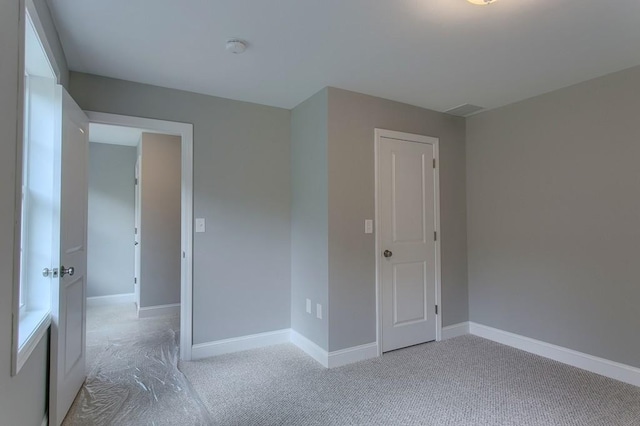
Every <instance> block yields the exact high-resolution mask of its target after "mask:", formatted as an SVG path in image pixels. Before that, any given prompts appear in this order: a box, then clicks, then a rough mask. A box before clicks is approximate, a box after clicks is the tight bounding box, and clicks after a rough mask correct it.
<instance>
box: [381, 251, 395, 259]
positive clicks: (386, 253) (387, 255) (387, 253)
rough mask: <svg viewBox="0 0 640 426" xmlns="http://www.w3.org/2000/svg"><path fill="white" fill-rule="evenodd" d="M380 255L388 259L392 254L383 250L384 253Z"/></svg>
mask: <svg viewBox="0 0 640 426" xmlns="http://www.w3.org/2000/svg"><path fill="white" fill-rule="evenodd" d="M382 255H383V256H384V257H386V258H389V257H391V256H393V252H392V251H390V250H385V251H384V253H382Z"/></svg>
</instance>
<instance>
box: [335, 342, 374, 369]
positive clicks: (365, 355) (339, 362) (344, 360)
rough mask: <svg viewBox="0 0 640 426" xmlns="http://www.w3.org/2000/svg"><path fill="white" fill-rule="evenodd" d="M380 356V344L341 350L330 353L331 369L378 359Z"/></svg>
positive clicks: (368, 344)
mask: <svg viewBox="0 0 640 426" xmlns="http://www.w3.org/2000/svg"><path fill="white" fill-rule="evenodd" d="M377 356H378V343H376V342H373V343H367V344H366V345H360V346H354V347H352V348H346V349H340V350H339V351H332V352H329V365H328V367H329V368H335V367H342V366H343V365H347V364H351V363H354V362H358V361H364V360H365V359H370V358H376V357H377Z"/></svg>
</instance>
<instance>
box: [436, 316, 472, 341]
mask: <svg viewBox="0 0 640 426" xmlns="http://www.w3.org/2000/svg"><path fill="white" fill-rule="evenodd" d="M465 334H469V321H465V322H461V323H458V324H453V325H448V326H446V327H442V339H441V340H447V339H453V338H454V337H458V336H464V335H465Z"/></svg>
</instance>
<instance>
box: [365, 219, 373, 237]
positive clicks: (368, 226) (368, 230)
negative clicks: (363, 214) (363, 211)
mask: <svg viewBox="0 0 640 426" xmlns="http://www.w3.org/2000/svg"><path fill="white" fill-rule="evenodd" d="M364 233H365V234H373V220H371V219H366V220H365V221H364Z"/></svg>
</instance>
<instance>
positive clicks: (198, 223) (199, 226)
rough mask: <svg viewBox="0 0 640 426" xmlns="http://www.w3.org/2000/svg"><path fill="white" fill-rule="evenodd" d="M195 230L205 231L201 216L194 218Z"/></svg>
mask: <svg viewBox="0 0 640 426" xmlns="http://www.w3.org/2000/svg"><path fill="white" fill-rule="evenodd" d="M196 232H206V226H205V221H204V218H203V217H197V218H196Z"/></svg>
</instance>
